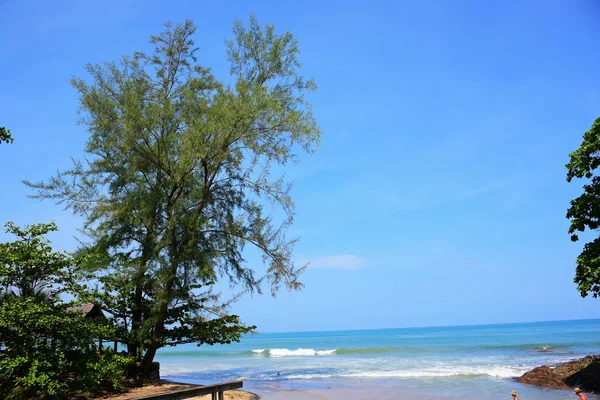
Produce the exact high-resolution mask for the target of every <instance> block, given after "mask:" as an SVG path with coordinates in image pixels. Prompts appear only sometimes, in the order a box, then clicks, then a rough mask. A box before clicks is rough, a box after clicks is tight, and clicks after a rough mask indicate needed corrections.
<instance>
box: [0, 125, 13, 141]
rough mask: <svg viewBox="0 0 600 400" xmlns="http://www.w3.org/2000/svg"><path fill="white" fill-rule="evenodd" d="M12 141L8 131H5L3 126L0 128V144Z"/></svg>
mask: <svg viewBox="0 0 600 400" xmlns="http://www.w3.org/2000/svg"><path fill="white" fill-rule="evenodd" d="M13 141H14V139H13V137H12V136H11V134H10V130H9V129H6V128H5V127H3V126H0V143H2V142H6V143H12V142H13Z"/></svg>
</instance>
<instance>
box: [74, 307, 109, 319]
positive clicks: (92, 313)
mask: <svg viewBox="0 0 600 400" xmlns="http://www.w3.org/2000/svg"><path fill="white" fill-rule="evenodd" d="M67 311H78V312H80V313H81V314H82V315H83V317H84V318H98V317H99V318H102V319H106V316H105V315H104V312H102V309H101V308H100V306H98V305H97V304H94V303H84V304H80V305H78V306H71V307H67Z"/></svg>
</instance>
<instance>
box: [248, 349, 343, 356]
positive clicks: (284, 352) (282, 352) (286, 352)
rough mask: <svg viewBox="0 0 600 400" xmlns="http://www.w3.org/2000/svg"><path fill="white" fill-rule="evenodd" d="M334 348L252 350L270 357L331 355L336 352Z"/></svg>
mask: <svg viewBox="0 0 600 400" xmlns="http://www.w3.org/2000/svg"><path fill="white" fill-rule="evenodd" d="M335 352H336V349H333V350H315V349H296V350H290V349H256V350H252V353H254V354H262V355H265V356H270V357H307V356H331V355H333V354H335Z"/></svg>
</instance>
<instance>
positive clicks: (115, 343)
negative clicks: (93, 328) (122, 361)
mask: <svg viewBox="0 0 600 400" xmlns="http://www.w3.org/2000/svg"><path fill="white" fill-rule="evenodd" d="M117 344H118V342H117V341H116V340H115V353H116V352H117Z"/></svg>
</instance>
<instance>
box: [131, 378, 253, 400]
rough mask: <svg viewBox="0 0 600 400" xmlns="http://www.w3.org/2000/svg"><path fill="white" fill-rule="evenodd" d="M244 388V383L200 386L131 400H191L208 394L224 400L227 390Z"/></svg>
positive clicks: (213, 397) (217, 399) (216, 399)
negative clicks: (190, 399)
mask: <svg viewBox="0 0 600 400" xmlns="http://www.w3.org/2000/svg"><path fill="white" fill-rule="evenodd" d="M174 383H175V382H174ZM243 386H244V382H242V381H233V382H225V383H218V384H215V385H206V386H200V385H198V386H197V387H193V388H189V389H182V390H176V391H173V392H168V393H157V394H152V395H148V396H142V397H135V398H132V399H130V400H183V399H189V398H190V397H196V396H204V395H207V394H210V395H211V398H212V399H213V400H223V399H224V394H223V392H225V391H226V390H235V389H239V388H241V387H243ZM217 396H218V397H217Z"/></svg>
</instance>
